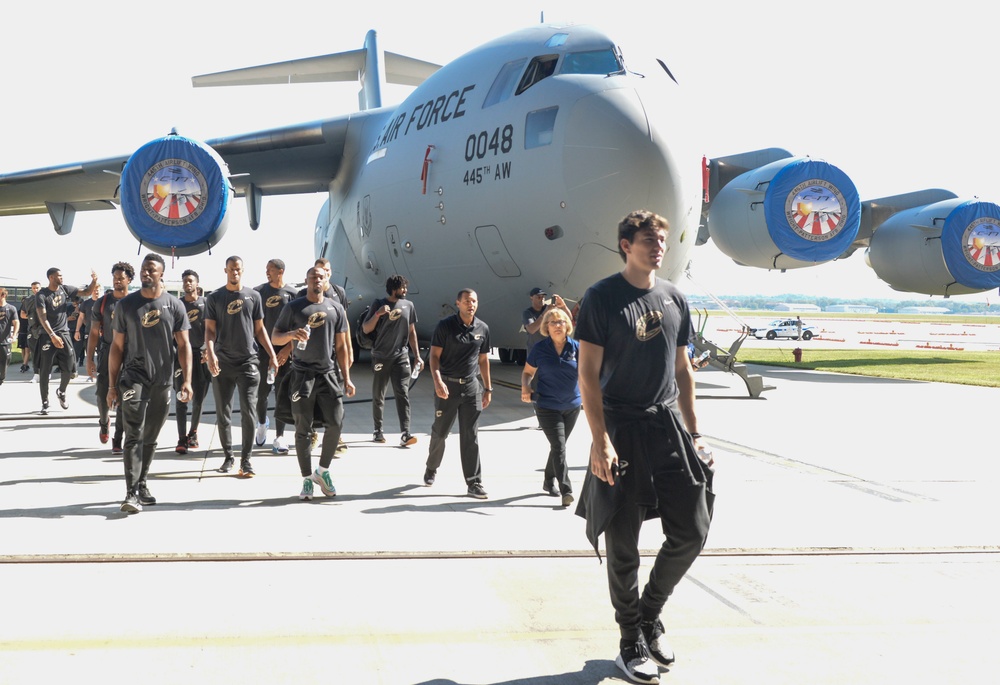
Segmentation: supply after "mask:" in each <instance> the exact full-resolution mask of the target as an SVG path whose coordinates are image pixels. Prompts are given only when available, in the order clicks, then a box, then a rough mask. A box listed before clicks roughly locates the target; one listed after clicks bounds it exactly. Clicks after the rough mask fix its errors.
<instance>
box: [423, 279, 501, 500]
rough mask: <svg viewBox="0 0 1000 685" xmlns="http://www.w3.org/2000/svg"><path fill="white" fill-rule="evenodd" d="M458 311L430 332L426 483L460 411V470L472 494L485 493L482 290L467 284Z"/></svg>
mask: <svg viewBox="0 0 1000 685" xmlns="http://www.w3.org/2000/svg"><path fill="white" fill-rule="evenodd" d="M455 306H456V308H457V309H458V313H457V314H452V315H451V316H448V317H445V318H444V319H441V321H440V322H439V323H438V325H437V327H436V328H435V329H434V335H433V336H432V338H431V351H430V368H431V378H432V379H433V381H434V394H435V395H436V397H435V398H434V409H435V413H434V415H435V419H434V425H433V426H431V444H430V447H429V449H428V454H427V468H426V470H425V471H424V485H427V486H430V485H433V484H434V479H435V477H436V475H437V470H438V467H439V466H441V460H442V459H444V443H445V440H446V439H447V438H448V434H449V433H450V432H451V427H452V426H453V425H454V424H455V417H456V415H457V416H458V432H459V450H460V452H461V455H462V473H463V474H464V475H465V483H466V485H468V487H469V492H468V494H469V497H475V498H476V499H486V498H487V496H488V495H487V494H486V490H484V489H483V478H482V464H481V463H480V460H479V415H480V414H482V413H483V410H484V409H486V408H487V407H489V406H490V400H491V399H492V397H493V386H492V385H490V362H489V357H488V355H489V353H490V327H489V326H487V325H486V323H485V322H483V321H482V320H481V319H478V318H476V311H477V310H478V309H479V296H478V295H477V294H476V291H475V290H471V289H469V288H465V289H463V290H460V291H459V292H458V297H457V298H456V300H455Z"/></svg>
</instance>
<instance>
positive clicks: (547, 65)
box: [514, 55, 559, 95]
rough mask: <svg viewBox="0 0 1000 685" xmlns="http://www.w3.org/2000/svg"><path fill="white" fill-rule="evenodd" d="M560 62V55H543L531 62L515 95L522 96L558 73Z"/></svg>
mask: <svg viewBox="0 0 1000 685" xmlns="http://www.w3.org/2000/svg"><path fill="white" fill-rule="evenodd" d="M558 61H559V55H542V56H541V57H536V58H534V59H533V60H531V63H530V64H529V65H528V68H527V69H525V70H524V76H522V77H521V83H520V84H519V85H518V87H517V91H516V92H515V93H514V95H520V94H521V93H523V92H524V91H526V90H528V88H531V87H532V86H533V85H535V84H536V83H538V82H539V81H542V80H544V79H547V78H548V77H549V76H552V74H554V73H555V71H556V63H557V62H558Z"/></svg>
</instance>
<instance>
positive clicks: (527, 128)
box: [524, 107, 559, 150]
mask: <svg viewBox="0 0 1000 685" xmlns="http://www.w3.org/2000/svg"><path fill="white" fill-rule="evenodd" d="M558 113H559V108H558V107H547V108H545V109H537V110H535V111H534V112H528V116H527V117H526V118H525V121H524V149H525V150H530V149H531V148H533V147H542V146H543V145H551V144H552V136H553V134H554V132H555V129H556V114H558Z"/></svg>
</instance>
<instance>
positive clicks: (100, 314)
mask: <svg viewBox="0 0 1000 685" xmlns="http://www.w3.org/2000/svg"><path fill="white" fill-rule="evenodd" d="M126 297H128V296H127V295H126ZM121 299H122V300H124V299H125V298H124V297H123V298H121ZM119 302H121V300H119V299H117V298H116V297H115V295H114V291H111V292H106V293H104V294H103V295H101V299H99V300H98V301H97V304H95V305H94V308H93V309H92V310H90V330H91V331H100V332H101V342H102V343H104V344H105V345H110V344H111V342H112V341H113V340H114V339H115V327H114V326H115V324H114V315H115V307H117V306H118V303H119Z"/></svg>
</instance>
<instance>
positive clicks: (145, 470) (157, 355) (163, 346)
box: [107, 253, 191, 514]
mask: <svg viewBox="0 0 1000 685" xmlns="http://www.w3.org/2000/svg"><path fill="white" fill-rule="evenodd" d="M165 266H166V264H165V263H164V261H163V257H161V256H160V255H158V254H152V253H150V254H148V255H146V257H145V258H144V259H143V260H142V266H141V267H139V280H140V282H141V283H142V289H141V290H139V291H138V292H134V293H132V294H131V295H127V296H126V297H124V298H123V299H122V301H121V302H119V303H118V306H117V307H115V315H114V329H115V336H114V342H112V343H111V352H110V354H109V355H108V366H109V369H110V371H109V374H108V375H109V378H110V387H109V388H108V397H107V400H108V404H109V405H110V406H115V405H116V404H118V403H119V402H120V403H121V405H122V416H123V417H124V419H125V456H124V461H125V500H124V501H123V502H122V504H121V510H122V511H123V512H125V513H126V514H134V513H136V512H139V511H142V508H143V507H144V506H150V505H153V504H156V498H155V497H153V495H152V494H150V492H149V488H148V487H147V486H146V477H147V475H148V474H149V467H150V465H151V464H152V463H153V455H154V454H155V453H156V441H157V438H158V436H159V435H160V430H161V429H162V428H163V424H165V423H166V422H167V414H168V413H169V412H170V388H171V385H172V384H173V369H174V364H173V359H174V346H175V345H176V347H177V356H178V358H179V359H180V365H181V373H182V374H183V377H184V380H183V382H182V383H181V389H180V392H179V393H178V394H179V395H180V396H181V397H182V398H183V399H184V400H187V399H188V398H189V397H190V396H191V348H190V346H189V345H188V329H189V328H190V327H191V326H190V324H188V320H187V316H186V315H185V314H184V305H182V304H181V303H180V300H178V299H177V298H176V297H174V296H173V295H171V294H170V293H168V292H167V291H166V289H165V288H164V287H163V270H164V268H165Z"/></svg>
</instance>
